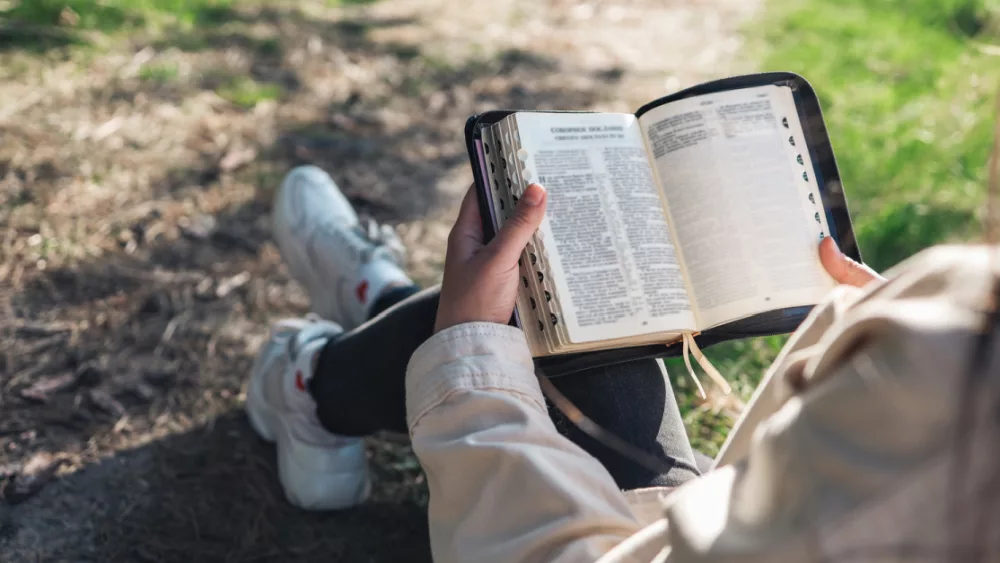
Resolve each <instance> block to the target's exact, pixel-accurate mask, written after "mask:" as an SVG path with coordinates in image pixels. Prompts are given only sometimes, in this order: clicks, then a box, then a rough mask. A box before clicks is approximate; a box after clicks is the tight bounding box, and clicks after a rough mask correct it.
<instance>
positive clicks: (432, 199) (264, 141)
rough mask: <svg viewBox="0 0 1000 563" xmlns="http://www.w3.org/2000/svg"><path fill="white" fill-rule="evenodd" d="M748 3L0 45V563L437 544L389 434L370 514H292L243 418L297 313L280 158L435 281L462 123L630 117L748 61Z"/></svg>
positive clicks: (285, 5)
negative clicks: (576, 112) (286, 254)
mask: <svg viewBox="0 0 1000 563" xmlns="http://www.w3.org/2000/svg"><path fill="white" fill-rule="evenodd" d="M756 4H757V3H756V2H755V1H752V0H618V1H615V2H612V1H598V2H589V3H579V2H570V1H564V0H546V1H531V0H494V1H492V2H489V3H485V2H483V3H479V2H477V3H476V4H475V7H474V8H472V3H470V2H462V1H459V0H384V1H382V2H378V3H375V4H372V5H368V6H354V7H350V8H330V7H327V5H326V3H324V2H322V1H320V0H315V1H313V0H303V1H301V2H274V3H273V6H274V7H267V8H236V9H233V10H230V11H227V12H226V13H225V14H223V16H224V17H221V18H219V17H216V18H214V19H212V20H210V21H209V22H208V23H205V24H203V25H200V24H196V25H194V26H193V27H192V28H190V29H187V30H185V31H170V30H166V31H163V32H157V33H153V32H148V33H143V34H141V35H136V36H133V37H129V38H128V39H127V40H118V39H115V40H107V39H105V40H101V41H103V42H101V43H99V48H94V49H89V50H84V51H83V52H82V53H76V54H71V55H67V54H66V52H65V51H62V50H58V49H56V50H51V51H49V52H43V53H42V54H31V55H27V54H25V53H23V52H19V51H17V50H16V49H4V48H2V47H0V77H2V78H0V80H2V82H0V84H2V87H0V308H2V310H0V338H2V341H3V346H2V349H0V561H3V562H11V563H14V562H28V561H73V562H76V561H102V562H103V561H154V562H160V561H164V562H165V561H181V560H186V561H226V562H244V561H246V562H249V561H324V562H326V561H411V560H413V561H422V560H429V558H430V556H429V548H428V540H427V532H426V526H427V520H426V515H425V510H426V503H427V492H426V488H425V487H424V484H423V481H422V475H421V473H420V470H419V466H418V464H417V463H416V460H415V459H414V458H413V456H412V453H411V451H410V450H409V448H408V446H407V445H406V443H405V441H404V440H400V439H398V438H391V437H381V438H372V439H371V440H370V441H369V455H370V457H371V459H372V462H373V463H372V465H373V468H374V474H375V479H376V484H375V493H374V496H373V499H372V501H371V502H369V503H367V504H366V505H364V506H362V507H359V508H357V509H354V510H349V511H344V512H339V513H327V514H308V513H305V512H302V511H299V510H295V509H293V508H291V507H290V506H288V505H287V504H286V503H285V502H284V500H283V497H282V493H281V490H280V487H279V486H278V483H277V480H276V471H275V465H274V460H273V453H274V452H273V449H272V448H271V447H270V446H268V445H266V444H264V443H262V442H261V441H259V440H258V439H256V437H255V436H254V435H253V433H252V431H251V430H250V428H249V426H248V425H247V424H246V422H245V421H244V419H243V416H242V410H241V406H242V401H243V396H242V387H243V384H244V379H245V377H246V376H247V374H248V371H249V369H250V365H251V362H252V359H253V353H254V351H255V350H256V348H257V346H259V344H260V343H261V342H262V339H263V338H264V337H265V334H266V330H267V326H268V323H269V322H270V321H273V320H275V319H278V318H281V317H285V316H289V315H301V314H303V313H305V312H306V311H307V309H308V302H307V299H306V297H305V294H304V293H303V291H302V290H301V289H300V288H299V287H297V286H296V285H295V284H294V283H293V282H292V281H291V280H290V278H289V276H288V274H287V272H286V270H285V269H284V268H283V266H282V265H281V263H280V260H279V256H278V254H277V251H276V250H275V248H274V246H273V245H272V243H271V242H270V241H269V211H270V199H271V196H272V194H273V192H274V189H275V187H276V186H277V185H278V183H279V182H280V179H281V176H282V174H283V173H284V172H285V171H286V170H287V169H288V168H289V167H291V166H293V165H295V164H298V163H304V162H312V163H315V164H318V165H320V166H323V167H325V168H326V169H327V170H329V171H330V172H331V174H332V175H333V176H334V178H335V179H337V181H338V182H339V183H340V185H341V186H342V188H343V189H344V190H345V191H346V192H347V194H348V195H349V197H350V198H351V199H352V201H353V202H354V203H355V204H356V205H357V206H358V208H359V209H360V210H361V211H363V212H365V213H368V214H370V215H373V216H374V217H376V218H377V219H379V220H382V221H386V222H388V223H390V224H394V225H396V226H397V227H398V229H399V232H400V233H401V235H402V238H403V239H404V241H405V242H406V243H407V246H408V248H409V249H410V259H409V265H408V266H409V269H410V272H411V274H412V275H413V277H414V278H415V279H417V280H419V281H420V282H421V283H424V284H431V283H435V281H436V280H437V278H438V277H439V275H440V269H441V265H442V256H443V252H442V251H443V246H444V241H445V237H446V236H447V230H448V225H449V223H450V220H451V218H452V217H453V214H454V212H455V206H456V204H457V202H458V199H459V198H460V196H461V194H462V192H463V190H464V189H465V187H466V186H467V185H468V181H469V180H468V179H469V174H468V172H467V168H468V161H467V156H466V153H465V148H464V144H463V142H462V135H461V131H462V126H463V123H464V121H465V118H466V117H468V116H469V115H470V114H472V113H475V112H478V111H483V110H487V109H495V108H503V107H510V108H556V109H583V108H594V109H604V110H620V111H629V110H634V109H635V108H637V107H638V106H639V105H640V104H641V103H643V102H645V101H648V100H650V99H652V98H654V97H657V96H660V95H663V94H665V93H667V92H669V91H672V90H676V89H678V88H680V87H682V86H685V85H690V84H693V83H696V82H698V81H702V80H705V79H709V78H712V77H716V76H719V75H723V74H727V73H731V72H735V71H738V70H742V68H741V66H743V65H745V62H743V61H742V59H741V49H742V43H741V40H740V37H739V35H738V33H737V30H738V29H739V28H740V26H741V25H742V24H743V23H744V22H745V20H746V19H747V18H749V17H750V16H751V15H752V13H753V11H754V10H755V9H756ZM217 15H218V14H217ZM151 68H175V69H177V72H176V73H175V74H173V73H171V74H170V75H169V76H163V77H161V78H157V77H156V76H155V73H152V72H149V71H144V69H151ZM234 76H252V77H253V78H254V79H255V80H256V81H257V82H259V83H262V84H274V85H277V86H278V87H279V88H280V91H281V92H282V94H281V95H280V96H279V98H278V99H277V100H273V101H272V100H266V101H262V102H260V103H257V104H256V105H255V106H253V107H240V106H239V105H236V104H233V103H230V102H228V101H226V100H225V99H223V98H221V97H219V95H217V94H216V93H215V92H216V90H217V89H218V87H219V84H220V83H221V81H225V80H229V79H231V77H234Z"/></svg>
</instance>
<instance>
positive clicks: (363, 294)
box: [354, 280, 368, 303]
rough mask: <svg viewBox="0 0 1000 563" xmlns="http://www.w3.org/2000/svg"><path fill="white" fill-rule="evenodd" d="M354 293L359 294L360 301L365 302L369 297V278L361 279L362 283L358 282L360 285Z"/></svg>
mask: <svg viewBox="0 0 1000 563" xmlns="http://www.w3.org/2000/svg"><path fill="white" fill-rule="evenodd" d="M354 293H356V294H357V296H358V301H360V302H362V303H364V302H365V301H366V300H367V297H368V280H361V283H359V284H358V287H357V289H355V290H354Z"/></svg>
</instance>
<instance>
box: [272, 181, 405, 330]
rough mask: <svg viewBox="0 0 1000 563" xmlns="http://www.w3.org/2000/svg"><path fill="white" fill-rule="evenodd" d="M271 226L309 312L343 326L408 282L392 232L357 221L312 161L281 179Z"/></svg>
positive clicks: (364, 315)
mask: <svg viewBox="0 0 1000 563" xmlns="http://www.w3.org/2000/svg"><path fill="white" fill-rule="evenodd" d="M273 229H274V239H275V241H276V242H277V245H278V250H279V251H280V252H281V257H282V258H283V259H284V261H285V264H286V265H287V266H288V269H289V270H290V271H291V273H292V276H294V277H295V279H296V280H298V281H299V282H300V283H301V284H302V285H304V286H305V287H306V290H307V291H308V292H309V298H310V301H311V304H312V310H313V312H314V313H316V314H317V315H319V316H320V317H322V318H324V319H332V320H335V321H337V322H338V323H340V324H342V325H343V326H344V328H345V329H347V330H350V329H352V328H354V327H356V326H358V325H360V324H361V323H363V322H365V321H366V320H368V312H369V311H370V308H371V305H372V304H373V303H374V301H375V300H376V299H377V298H378V296H379V295H381V294H382V292H383V291H384V290H386V289H388V288H390V287H394V286H399V285H409V284H411V283H413V282H411V281H410V278H408V277H407V276H406V274H405V273H404V272H403V270H402V264H403V258H404V249H403V245H402V242H401V241H400V240H399V238H398V237H397V236H396V233H395V231H394V230H393V229H392V228H390V227H388V226H381V227H380V226H378V225H377V224H376V223H375V222H374V221H370V220H369V221H364V222H362V221H360V220H359V219H358V215H357V213H355V212H354V208H353V207H352V206H351V204H350V202H348V201H347V198H346V197H344V194H343V193H341V191H340V189H339V188H337V184H335V183H334V182H333V179H331V178H330V176H329V175H328V174H327V173H326V172H324V171H323V170H321V169H320V168H317V167H315V166H300V167H298V168H296V169H294V170H292V171H291V172H290V173H289V174H288V176H287V177H286V178H285V181H284V182H282V184H281V189H279V190H278V193H277V195H276V196H275V198H274V216H273Z"/></svg>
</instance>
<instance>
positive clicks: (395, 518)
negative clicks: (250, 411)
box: [0, 413, 430, 562]
mask: <svg viewBox="0 0 1000 563" xmlns="http://www.w3.org/2000/svg"><path fill="white" fill-rule="evenodd" d="M374 455H375V459H374V461H375V462H376V463H373V468H374V475H373V478H374V483H375V494H374V496H373V498H372V499H371V500H370V501H369V502H367V503H365V504H364V505H362V506H360V507H358V508H355V509H351V510H346V511H341V512H328V513H309V512H305V511H302V510H298V509H295V508H293V507H291V506H290V505H289V504H288V503H287V502H286V501H285V499H284V497H283V495H282V492H281V489H280V486H279V485H278V482H277V474H276V472H277V469H276V467H275V465H274V462H273V459H274V451H273V447H272V446H270V445H268V444H264V443H263V442H261V441H260V440H258V439H257V438H256V436H255V435H254V434H253V431H252V430H251V429H250V428H249V426H248V425H247V424H246V423H245V421H244V419H243V417H242V415H241V414H235V413H234V414H228V415H224V416H222V417H219V418H218V419H215V420H213V421H212V422H211V423H210V424H208V425H206V426H203V427H199V428H195V429H193V430H191V431H189V432H186V433H184V434H179V435H175V436H171V437H169V438H165V439H162V440H157V441H154V442H152V443H150V444H148V445H145V446H141V447H138V448H135V449H131V450H126V451H121V452H118V453H117V454H116V455H115V456H114V457H111V458H108V459H105V460H102V461H101V462H99V463H97V464H95V465H92V466H90V467H87V468H86V470H84V471H81V472H79V473H77V474H74V475H72V476H69V477H67V478H65V479H63V480H62V481H60V482H58V483H57V484H53V485H51V486H49V487H48V488H46V489H45V490H44V491H43V492H41V493H40V494H39V495H38V496H37V497H35V499H33V501H32V502H34V503H44V504H49V505H51V506H52V507H53V510H52V511H48V512H46V513H41V514H39V513H37V512H36V513H34V514H32V515H31V516H30V517H27V518H23V519H22V518H17V515H16V514H15V515H14V516H13V518H11V517H8V518H7V520H6V521H2V520H0V530H5V533H6V534H7V535H11V534H13V533H17V532H18V531H20V533H21V534H22V535H23V536H24V539H23V540H22V541H21V542H20V546H19V547H20V550H22V551H21V552H14V553H11V552H8V553H7V555H10V556H14V557H15V560H17V558H18V556H21V557H23V558H24V560H31V555H33V554H46V556H45V557H44V558H43V559H44V560H47V561H53V560H72V561H91V560H93V561H109V562H112V561H182V560H188V561H289V562H312V561H315V562H320V561H322V562H327V561H429V560H430V556H429V553H430V550H429V546H428V543H427V532H426V528H427V518H426V512H425V506H426V498H425V497H424V496H422V493H421V491H422V489H421V488H420V487H417V486H414V484H413V483H414V479H415V478H419V476H420V475H419V470H417V469H415V466H414V465H412V464H410V463H408V461H407V459H406V458H405V457H399V456H395V455H391V454H390V455H386V454H385V452H384V451H382V450H378V449H376V450H375V451H374ZM108 490H113V491H120V492H121V494H117V495H109V494H107V491H108ZM69 499H75V500H74V501H72V502H71V501H69ZM81 505H84V506H86V510H85V511H80V510H78V508H79V507H80V506H81ZM56 508H71V509H72V510H63V511H59V510H55V509H56ZM56 523H57V524H58V525H59V526H60V527H61V530H62V533H61V534H59V536H57V537H44V536H42V535H35V534H34V533H33V530H36V529H37V530H44V529H46V528H48V527H51V526H52V525H53V524H56ZM362 530H371V531H377V533H360V531H362ZM35 542H37V544H35ZM33 544H34V545H33ZM33 548H35V549H36V551H33ZM32 551H33V552H32ZM8 560H9V559H8Z"/></svg>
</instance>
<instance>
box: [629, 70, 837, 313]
mask: <svg viewBox="0 0 1000 563" xmlns="http://www.w3.org/2000/svg"><path fill="white" fill-rule="evenodd" d="M640 122H641V124H642V129H643V133H644V134H645V136H646V139H647V142H648V146H649V151H650V155H651V157H652V159H653V162H654V164H655V166H654V168H655V172H656V174H657V176H658V178H659V182H660V185H661V186H662V189H663V193H664V198H665V200H666V205H667V208H668V212H669V214H670V217H671V221H672V226H673V229H674V232H675V233H676V236H677V241H678V246H679V248H680V254H681V258H682V260H683V263H684V266H685V268H686V271H687V274H688V277H689V280H690V284H691V287H692V293H693V298H694V299H693V301H694V304H695V309H696V316H697V319H698V326H699V329H701V330H705V329H707V328H710V327H712V326H716V325H719V324H722V323H725V322H729V321H733V320H737V319H740V318H744V317H747V316H749V315H753V314H757V313H761V312H765V311H770V310H774V309H780V308H784V307H795V306H802V305H813V304H815V303H817V302H818V301H819V300H820V299H821V298H822V297H823V295H824V294H825V293H826V292H827V291H829V290H830V289H831V288H832V287H833V281H832V280H831V278H830V277H829V276H828V275H827V274H826V272H825V271H824V269H823V267H822V265H821V264H820V261H819V254H818V244H819V241H820V240H821V239H822V238H823V237H824V236H826V235H827V233H829V232H830V230H829V228H828V227H827V220H826V212H825V210H824V209H823V205H822V199H821V198H820V194H819V190H818V186H817V183H816V179H815V178H814V177H813V176H814V174H813V166H812V161H811V159H810V157H809V151H808V148H807V147H806V143H805V138H804V136H803V133H802V126H801V124H800V123H799V118H798V113H797V111H796V108H795V102H794V98H793V95H792V92H791V89H790V88H787V87H779V86H761V87H756V88H746V89H742V90H734V91H729V92H720V93H716V94H708V95H704V96H698V97H694V98H688V99H684V100H679V101H676V102H672V103H669V104H665V105H663V106H660V107H658V108H656V109H653V110H650V111H649V112H648V113H646V114H644V115H643V116H642V118H641V119H640Z"/></svg>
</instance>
